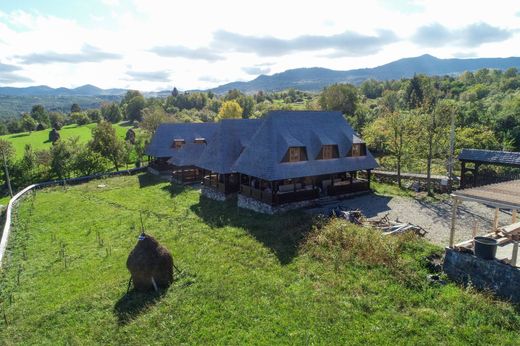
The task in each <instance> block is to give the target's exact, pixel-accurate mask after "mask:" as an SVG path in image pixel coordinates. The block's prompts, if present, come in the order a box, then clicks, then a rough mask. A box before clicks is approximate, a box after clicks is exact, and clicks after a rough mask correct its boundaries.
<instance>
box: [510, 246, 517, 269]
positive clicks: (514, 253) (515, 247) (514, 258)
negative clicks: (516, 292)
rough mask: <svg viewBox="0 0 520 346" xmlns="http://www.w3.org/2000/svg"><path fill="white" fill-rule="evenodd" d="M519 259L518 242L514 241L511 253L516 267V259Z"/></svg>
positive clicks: (512, 262) (513, 264) (512, 261)
mask: <svg viewBox="0 0 520 346" xmlns="http://www.w3.org/2000/svg"><path fill="white" fill-rule="evenodd" d="M517 259H518V242H517V241H515V242H513V254H512V255H511V265H512V266H513V267H516V260H517Z"/></svg>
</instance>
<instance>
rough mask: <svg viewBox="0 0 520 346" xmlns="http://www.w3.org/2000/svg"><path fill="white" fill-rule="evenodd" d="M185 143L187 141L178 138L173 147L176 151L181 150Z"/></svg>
mask: <svg viewBox="0 0 520 346" xmlns="http://www.w3.org/2000/svg"><path fill="white" fill-rule="evenodd" d="M185 143H186V141H185V140H184V139H180V138H176V139H174V140H173V142H172V146H171V147H172V148H174V149H180V148H182V146H183V145H184V144H185Z"/></svg>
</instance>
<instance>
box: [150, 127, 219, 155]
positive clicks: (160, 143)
mask: <svg viewBox="0 0 520 346" xmlns="http://www.w3.org/2000/svg"><path fill="white" fill-rule="evenodd" d="M216 128H217V123H165V124H161V125H159V128H157V131H155V134H154V135H153V137H152V140H151V142H150V144H149V145H148V146H147V147H146V151H145V153H146V155H150V156H154V157H172V156H174V155H175V153H176V152H177V151H178V150H179V149H173V148H171V145H172V142H173V140H174V139H184V140H185V141H186V144H188V143H192V142H193V141H194V140H195V138H209V137H211V136H212V135H213V133H214V131H215V130H216Z"/></svg>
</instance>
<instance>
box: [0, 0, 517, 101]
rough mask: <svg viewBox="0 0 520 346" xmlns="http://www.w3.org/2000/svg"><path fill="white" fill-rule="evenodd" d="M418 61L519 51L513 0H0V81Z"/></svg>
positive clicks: (154, 79) (237, 74)
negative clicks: (418, 58)
mask: <svg viewBox="0 0 520 346" xmlns="http://www.w3.org/2000/svg"><path fill="white" fill-rule="evenodd" d="M422 54H431V55H434V56H436V57H438V58H473V57H509V56H520V1H518V0H494V1H470V0H468V1H466V0H449V1H446V0H395V1H391V0H387V1H385V0H361V1H349V0H344V1H340V0H319V1H316V0H312V1H308V0H298V1H296V0H286V1H283V0H262V1H247V0H241V1H239V0H220V1H217V0H213V1H197V0H184V1H173V0H89V1H86V0H83V1H75V0H45V1H44V0H0V86H14V87H24V86H29V85H49V86H51V87H68V88H72V87H78V86H81V85H84V84H93V85H96V86H98V87H101V88H127V89H138V90H142V91H158V90H169V89H171V88H173V87H174V86H175V87H177V88H178V89H179V90H189V89H206V88H211V87H215V86H218V85H221V84H224V83H228V82H232V81H247V80H252V79H254V78H256V77H257V76H258V75H260V74H268V75H271V74H274V73H279V72H283V71H285V70H287V69H293V68H300V67H316V66H317V67H325V68H330V69H335V70H349V69H354V68H364V67H375V66H379V65H382V64H385V63H388V62H391V61H393V60H397V59H400V58H405V57H413V56H419V55H422Z"/></svg>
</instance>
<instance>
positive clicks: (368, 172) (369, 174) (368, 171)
mask: <svg viewBox="0 0 520 346" xmlns="http://www.w3.org/2000/svg"><path fill="white" fill-rule="evenodd" d="M371 175H372V171H371V170H370V169H369V170H367V178H368V189H369V190H370V176H371Z"/></svg>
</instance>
